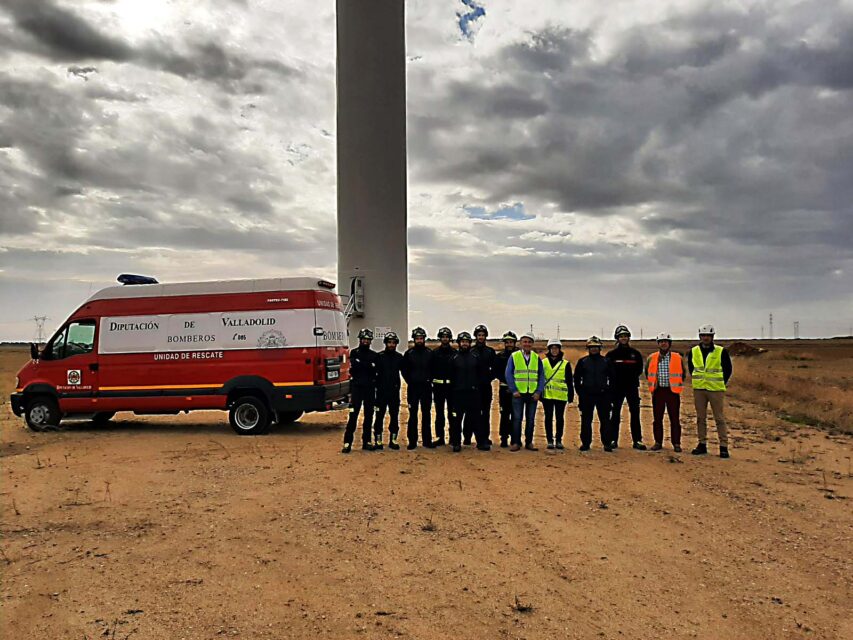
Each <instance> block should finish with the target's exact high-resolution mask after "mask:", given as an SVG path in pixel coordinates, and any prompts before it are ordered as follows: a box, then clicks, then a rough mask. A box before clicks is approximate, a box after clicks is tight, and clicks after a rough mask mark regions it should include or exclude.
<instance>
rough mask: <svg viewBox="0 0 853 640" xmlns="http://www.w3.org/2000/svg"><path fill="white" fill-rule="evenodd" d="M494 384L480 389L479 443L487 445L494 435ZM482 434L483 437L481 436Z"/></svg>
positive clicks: (486, 384)
mask: <svg viewBox="0 0 853 640" xmlns="http://www.w3.org/2000/svg"><path fill="white" fill-rule="evenodd" d="M493 397H494V396H493V394H492V383H491V382H487V383H483V385H482V386H481V387H480V429H479V431H478V433H477V443H478V444H481V443H485V442H486V441H488V440H489V439H490V438H491V435H492V398H493ZM481 434H482V436H481Z"/></svg>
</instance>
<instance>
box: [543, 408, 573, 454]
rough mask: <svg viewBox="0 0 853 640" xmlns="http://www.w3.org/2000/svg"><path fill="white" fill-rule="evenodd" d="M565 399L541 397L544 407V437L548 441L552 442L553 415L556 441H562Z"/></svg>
mask: <svg viewBox="0 0 853 640" xmlns="http://www.w3.org/2000/svg"><path fill="white" fill-rule="evenodd" d="M566 403H567V401H566V400H549V399H547V398H542V407H543V408H544V409H545V439H546V440H548V442H549V443H551V442H554V417H555V416H556V418H557V438H556V440H557V442H562V441H563V427H564V424H565V423H564V419H565V416H566Z"/></svg>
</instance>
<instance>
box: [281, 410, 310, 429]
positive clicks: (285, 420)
mask: <svg viewBox="0 0 853 640" xmlns="http://www.w3.org/2000/svg"><path fill="white" fill-rule="evenodd" d="M304 413H305V412H304V411H279V412H278V424H280V425H283V426H287V425H289V424H293V423H294V422H296V421H297V420H299V418H301V417H302V415H303V414H304Z"/></svg>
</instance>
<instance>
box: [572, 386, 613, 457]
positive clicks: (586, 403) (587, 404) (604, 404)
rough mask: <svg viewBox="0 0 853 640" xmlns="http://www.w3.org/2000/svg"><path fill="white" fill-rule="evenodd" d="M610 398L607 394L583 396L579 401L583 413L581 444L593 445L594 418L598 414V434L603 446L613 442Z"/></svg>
mask: <svg viewBox="0 0 853 640" xmlns="http://www.w3.org/2000/svg"><path fill="white" fill-rule="evenodd" d="M610 406H611V401H610V397H609V396H608V395H607V394H605V393H602V394H596V395H583V396H581V397H580V399H579V401H578V408H579V409H580V412H581V444H582V445H585V446H589V445H590V444H592V417H593V414H594V413H597V414H598V433H599V435H600V436H601V442H602V444H607V443H608V442H612V440H613V439H612V438H611V434H610V425H609V422H610Z"/></svg>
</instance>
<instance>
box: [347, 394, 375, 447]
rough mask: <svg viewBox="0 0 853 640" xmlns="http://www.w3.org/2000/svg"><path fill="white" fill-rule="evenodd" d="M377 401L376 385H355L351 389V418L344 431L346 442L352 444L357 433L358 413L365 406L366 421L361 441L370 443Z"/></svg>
mask: <svg viewBox="0 0 853 640" xmlns="http://www.w3.org/2000/svg"><path fill="white" fill-rule="evenodd" d="M375 401H376V387H374V386H372V385H371V386H361V385H353V387H352V390H351V391H350V408H349V419H348V420H347V430H346V432H345V433H344V443H348V444H352V440H353V436H354V435H355V427H356V423H357V422H358V414H359V413H360V412H361V409H362V407H364V422H363V424H362V434H361V441H362V443H364V444H370V432H371V427H372V426H373V424H372V423H373V405H374V403H375Z"/></svg>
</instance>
